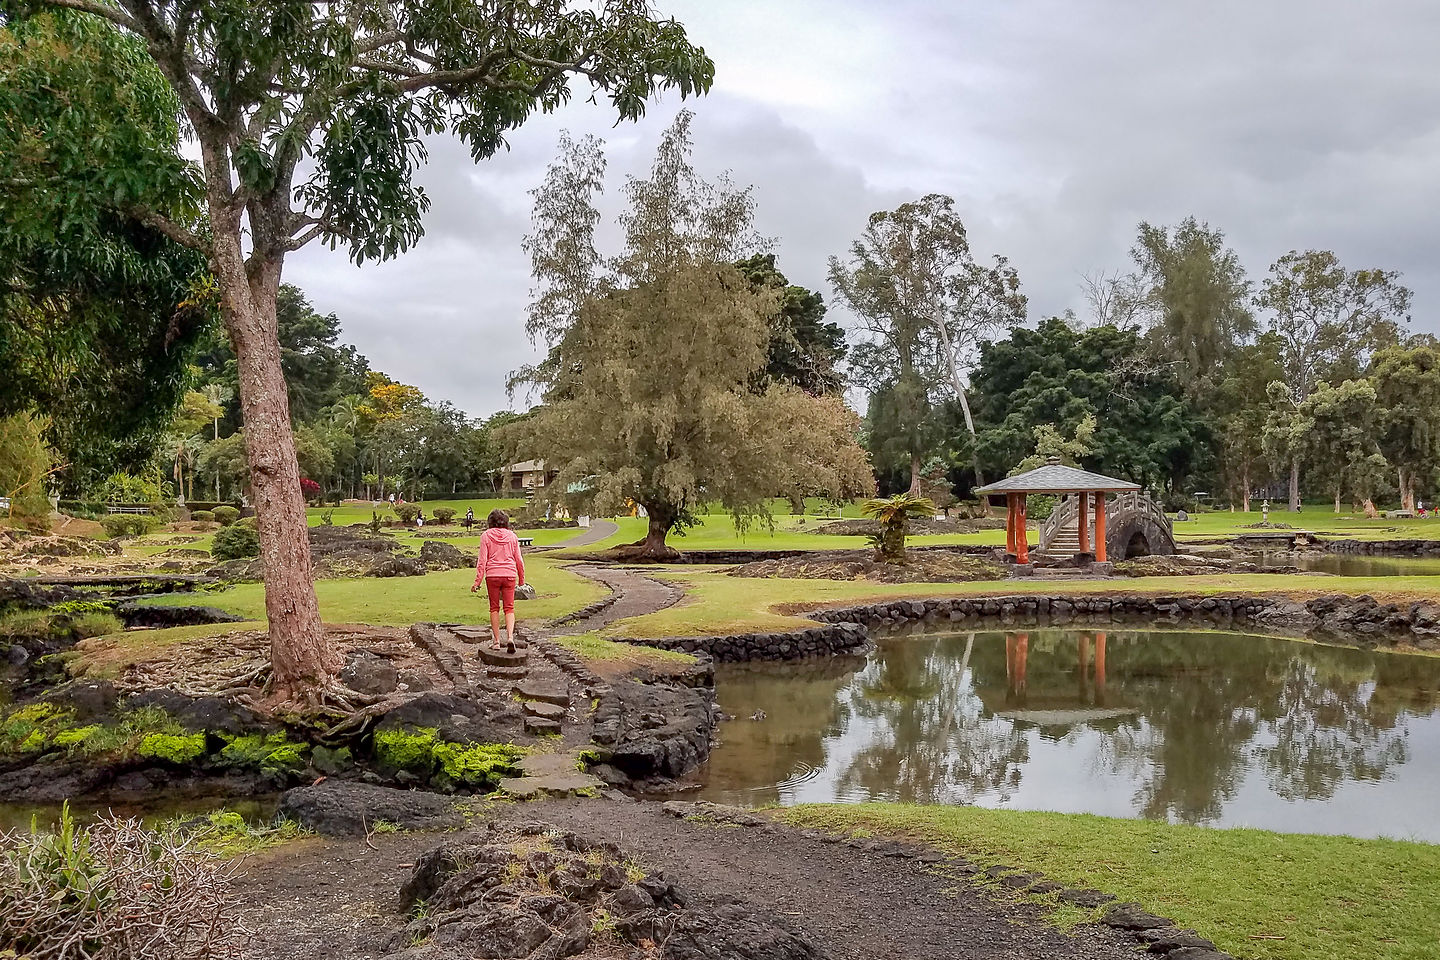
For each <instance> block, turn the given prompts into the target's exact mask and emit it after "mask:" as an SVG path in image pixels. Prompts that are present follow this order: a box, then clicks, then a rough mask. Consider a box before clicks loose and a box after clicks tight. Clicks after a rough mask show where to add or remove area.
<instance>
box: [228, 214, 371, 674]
mask: <svg viewBox="0 0 1440 960" xmlns="http://www.w3.org/2000/svg"><path fill="white" fill-rule="evenodd" d="M215 246H216V257H215V258H214V267H215V273H216V276H217V279H218V280H219V283H220V290H221V314H222V316H223V317H224V319H225V327H226V329H227V330H228V331H229V333H230V342H231V344H232V345H233V346H234V348H235V358H236V362H237V364H238V366H239V372H240V409H241V412H242V414H243V417H244V423H245V454H246V459H247V460H248V462H249V466H250V496H251V498H252V499H253V501H254V503H255V519H256V524H257V526H258V528H259V533H260V556H261V558H262V560H263V562H264V567H265V615H266V617H267V618H268V619H269V632H270V665H271V670H272V673H273V678H274V691H275V695H276V696H277V697H278V698H279V699H281V700H290V699H298V700H313V699H314V698H315V694H316V693H317V692H318V691H319V690H320V689H321V688H323V687H325V686H327V685H328V684H329V683H330V682H331V681H332V679H333V678H334V676H335V675H336V674H337V673H338V672H339V670H340V667H341V665H342V664H341V659H340V656H339V654H338V652H337V651H336V650H335V648H334V646H332V645H331V643H330V640H329V638H328V637H327V636H326V634H325V627H324V625H323V624H322V623H321V622H320V610H319V606H318V604H317V603H316V600H315V586H314V584H313V583H312V582H311V579H310V539H309V535H308V530H307V526H306V522H305V500H304V497H303V495H302V493H301V490H300V467H299V464H298V463H297V462H296V459H295V437H294V434H293V433H292V431H291V428H290V401H289V398H288V396H287V393H286V388H285V374H284V372H283V370H282V369H281V367H280V341H279V334H278V329H277V325H276V320H275V296H276V293H277V292H278V289H279V285H280V264H279V263H275V262H262V263H260V264H258V265H256V266H255V268H254V269H253V270H252V271H247V270H246V267H245V264H244V263H243V261H242V260H241V256H240V247H239V242H238V237H237V238H233V239H232V238H230V237H223V236H217V237H216V243H215Z"/></svg>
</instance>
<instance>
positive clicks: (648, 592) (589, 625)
mask: <svg viewBox="0 0 1440 960" xmlns="http://www.w3.org/2000/svg"><path fill="white" fill-rule="evenodd" d="M567 569H568V570H569V571H570V572H571V573H576V574H579V575H580V576H582V577H585V578H586V579H589V580H594V581H596V582H597V583H603V584H605V586H607V587H609V588H610V589H611V591H613V593H614V600H613V601H612V602H610V603H609V604H608V605H607V606H606V607H605V608H604V609H603V610H599V611H597V612H596V613H593V614H591V615H589V616H585V617H581V618H580V619H578V620H573V621H571V622H569V623H567V624H566V625H565V626H564V627H557V628H552V629H548V630H542V631H539V632H538V633H537V636H541V637H559V636H564V635H566V634H575V633H589V632H590V631H592V630H599V629H600V628H601V627H604V626H607V625H609V624H611V623H614V622H616V621H617V620H627V619H629V618H630V617H643V616H645V615H647V614H651V613H656V612H658V611H660V610H664V609H665V608H666V607H669V606H672V605H674V604H675V603H677V602H678V601H679V600H680V598H681V597H683V596H685V591H683V590H681V589H680V588H679V587H677V586H675V585H674V584H670V583H665V582H664V581H661V580H656V579H655V578H653V577H647V576H645V575H644V574H643V573H641V572H640V571H639V570H636V569H635V568H633V567H612V566H606V565H603V564H598V563H577V564H574V565H572V566H570V567H568V568H567Z"/></svg>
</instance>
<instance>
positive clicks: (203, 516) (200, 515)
mask: <svg viewBox="0 0 1440 960" xmlns="http://www.w3.org/2000/svg"><path fill="white" fill-rule="evenodd" d="M231 509H234V508H233V507H232V508H231ZM190 519H191V520H194V521H195V522H196V523H214V522H215V511H214V510H192V511H190Z"/></svg>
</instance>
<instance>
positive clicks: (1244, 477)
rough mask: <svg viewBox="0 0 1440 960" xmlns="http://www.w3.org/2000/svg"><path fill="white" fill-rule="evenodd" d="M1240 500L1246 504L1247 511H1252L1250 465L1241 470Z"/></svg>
mask: <svg viewBox="0 0 1440 960" xmlns="http://www.w3.org/2000/svg"><path fill="white" fill-rule="evenodd" d="M1240 502H1241V503H1242V504H1244V506H1245V512H1246V513H1249V512H1250V467H1249V466H1246V467H1245V468H1244V469H1243V470H1241V471H1240Z"/></svg>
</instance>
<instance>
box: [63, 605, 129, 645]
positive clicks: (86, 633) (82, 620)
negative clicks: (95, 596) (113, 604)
mask: <svg viewBox="0 0 1440 960" xmlns="http://www.w3.org/2000/svg"><path fill="white" fill-rule="evenodd" d="M70 627H71V629H72V630H74V631H75V637H76V638H77V639H79V640H84V639H85V638H87V637H104V636H108V635H109V634H112V633H119V632H120V631H122V630H124V629H125V624H124V623H123V622H122V621H121V620H120V618H119V617H117V616H115V614H113V613H111V612H110V611H108V610H92V611H89V612H87V613H79V614H76V615H74V616H72V617H71V618H70Z"/></svg>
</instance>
